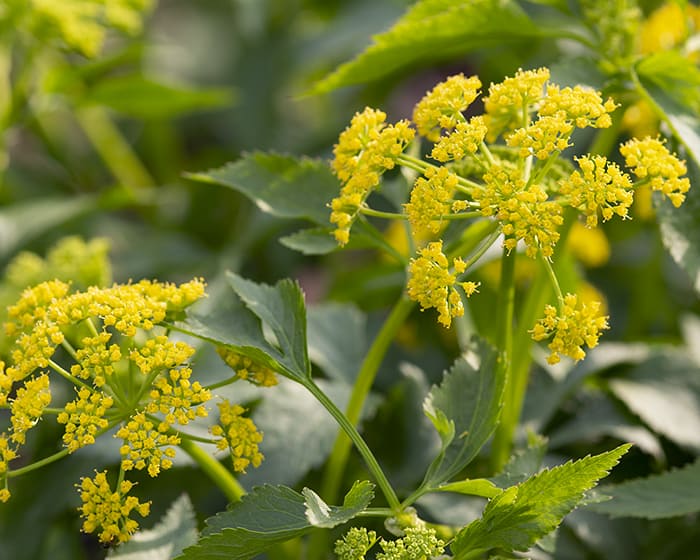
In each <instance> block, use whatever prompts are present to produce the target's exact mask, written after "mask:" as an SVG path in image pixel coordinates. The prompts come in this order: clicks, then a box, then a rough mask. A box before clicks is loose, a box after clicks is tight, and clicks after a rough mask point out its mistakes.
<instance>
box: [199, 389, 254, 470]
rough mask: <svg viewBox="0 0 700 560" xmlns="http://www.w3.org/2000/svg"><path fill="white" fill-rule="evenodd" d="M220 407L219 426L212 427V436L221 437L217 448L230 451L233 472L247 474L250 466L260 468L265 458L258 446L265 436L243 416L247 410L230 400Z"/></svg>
mask: <svg viewBox="0 0 700 560" xmlns="http://www.w3.org/2000/svg"><path fill="white" fill-rule="evenodd" d="M217 406H218V407H219V413H220V415H219V425H216V426H212V427H211V429H210V431H211V433H212V435H214V436H218V437H221V439H220V440H219V441H218V442H217V447H218V448H219V449H221V450H224V449H228V450H229V452H230V453H231V459H232V460H233V470H234V471H236V472H239V473H245V470H246V468H247V467H248V466H249V465H253V467H259V466H260V463H262V461H263V459H264V458H265V457H264V456H263V454H262V453H260V450H259V449H258V444H259V443H260V442H261V441H262V439H263V434H262V433H261V432H259V431H258V428H257V427H256V426H255V424H254V423H253V421H252V420H251V419H250V418H246V417H245V416H243V414H244V413H245V409H244V408H243V407H242V406H240V405H238V404H231V403H230V402H229V401H228V400H225V399H224V400H222V401H221V402H220V403H218V405H217Z"/></svg>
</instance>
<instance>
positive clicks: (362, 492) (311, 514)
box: [301, 480, 374, 529]
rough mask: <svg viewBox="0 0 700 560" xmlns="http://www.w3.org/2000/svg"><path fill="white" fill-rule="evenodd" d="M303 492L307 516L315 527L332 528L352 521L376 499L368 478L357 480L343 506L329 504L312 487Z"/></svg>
mask: <svg viewBox="0 0 700 560" xmlns="http://www.w3.org/2000/svg"><path fill="white" fill-rule="evenodd" d="M301 493H302V494H303V496H304V498H305V499H306V501H305V503H306V518H307V519H308V520H309V523H311V525H313V526H314V527H324V528H326V529H331V528H333V527H335V526H337V525H340V524H342V523H345V522H346V521H350V520H351V519H352V518H353V517H355V516H356V515H357V514H358V513H360V512H361V511H362V510H364V509H365V508H366V507H367V506H368V505H369V504H370V502H371V501H372V500H373V499H374V484H372V483H371V482H369V481H367V480H362V481H359V480H357V481H355V483H354V484H353V485H352V488H351V489H350V491H349V492H348V493H347V495H346V496H345V499H344V500H343V505H342V506H329V505H328V504H327V503H326V502H324V501H323V500H322V499H321V497H320V496H319V495H318V494H316V492H314V491H313V490H311V489H310V488H304V489H303V490H302V491H301Z"/></svg>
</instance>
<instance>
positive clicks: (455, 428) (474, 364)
mask: <svg viewBox="0 0 700 560" xmlns="http://www.w3.org/2000/svg"><path fill="white" fill-rule="evenodd" d="M496 358H497V352H496V349H495V348H493V347H492V346H491V345H489V344H488V343H487V342H485V341H483V340H478V339H477V340H476V346H475V351H474V352H473V353H471V354H470V355H463V356H461V357H460V358H458V359H457V361H456V362H455V363H454V365H453V366H452V368H451V369H450V370H449V371H447V372H446V373H445V375H444V377H443V380H442V383H441V384H440V385H439V386H433V388H432V389H431V391H430V393H429V395H428V397H427V398H426V400H425V403H424V405H423V409H424V411H425V414H426V415H427V416H428V418H430V419H431V420H432V421H433V424H434V425H435V428H436V429H437V430H438V433H439V434H440V437H441V438H442V441H443V447H442V450H441V452H440V454H439V455H438V457H436V458H435V460H434V461H433V463H432V464H431V466H430V468H429V469H428V472H427V473H426V475H425V480H424V482H423V484H424V485H426V486H428V487H435V486H438V485H440V484H441V483H442V482H445V481H447V480H449V479H450V478H452V477H453V476H454V475H455V474H457V473H458V472H459V471H461V470H462V469H463V468H464V467H466V466H467V465H468V464H469V463H470V462H471V460H472V459H474V457H475V456H476V454H477V453H478V452H479V450H480V449H481V448H482V447H483V445H484V444H485V443H486V441H487V440H488V438H489V437H490V436H491V434H492V433H493V431H494V430H495V428H496V424H497V422H498V415H499V413H500V410H501V403H502V397H503V382H502V381H499V380H498V379H497V378H498V376H496V375H495V374H494V372H495V369H496Z"/></svg>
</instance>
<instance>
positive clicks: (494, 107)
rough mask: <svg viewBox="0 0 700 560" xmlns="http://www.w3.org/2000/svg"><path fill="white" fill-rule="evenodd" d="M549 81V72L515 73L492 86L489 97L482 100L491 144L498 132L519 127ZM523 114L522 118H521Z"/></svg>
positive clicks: (544, 70) (537, 101) (545, 70)
mask: <svg viewBox="0 0 700 560" xmlns="http://www.w3.org/2000/svg"><path fill="white" fill-rule="evenodd" d="M547 80H549V69H548V68H538V69H537V70H518V71H517V72H516V74H515V76H512V77H508V78H506V79H505V80H503V81H502V82H500V83H498V84H491V86H490V87H489V95H488V97H485V98H484V110H485V111H486V115H485V120H486V126H487V127H488V129H489V132H488V135H487V138H488V139H489V141H491V142H493V141H494V140H495V139H496V138H497V137H498V135H499V134H501V132H503V131H505V130H513V129H514V128H518V127H522V126H523V125H524V124H525V122H524V121H523V118H524V116H525V117H526V116H527V115H528V114H529V112H530V110H531V109H532V108H533V107H534V106H536V105H537V104H538V103H539V101H540V99H542V96H543V95H544V86H545V84H546V83H547ZM523 112H525V115H523Z"/></svg>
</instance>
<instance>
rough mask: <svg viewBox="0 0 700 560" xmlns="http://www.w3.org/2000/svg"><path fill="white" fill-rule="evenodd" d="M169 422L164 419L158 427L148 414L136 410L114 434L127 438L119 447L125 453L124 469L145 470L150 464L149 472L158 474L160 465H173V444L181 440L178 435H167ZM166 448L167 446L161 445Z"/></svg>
mask: <svg viewBox="0 0 700 560" xmlns="http://www.w3.org/2000/svg"><path fill="white" fill-rule="evenodd" d="M168 429H169V426H168V425H167V424H166V423H164V422H161V423H160V424H159V425H158V426H157V427H156V426H155V425H154V423H153V422H151V421H150V420H149V419H148V418H147V417H146V414H145V413H143V412H137V413H136V414H134V415H133V416H132V417H131V418H130V419H129V421H128V422H126V423H125V424H124V425H123V426H122V427H121V428H119V430H118V431H117V433H116V434H115V437H118V438H120V439H122V440H123V441H124V444H123V445H122V446H121V447H120V448H119V453H120V454H121V456H122V469H123V470H125V471H130V470H131V469H136V470H143V469H145V468H146V467H148V474H149V475H151V476H158V474H160V471H161V469H163V470H165V469H169V468H170V467H172V465H173V462H172V460H171V459H172V458H173V457H174V456H175V449H174V448H173V447H172V446H173V445H178V444H179V443H180V438H179V437H178V436H176V435H168V434H167V433H166V432H167V431H168ZM161 448H165V449H161Z"/></svg>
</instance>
